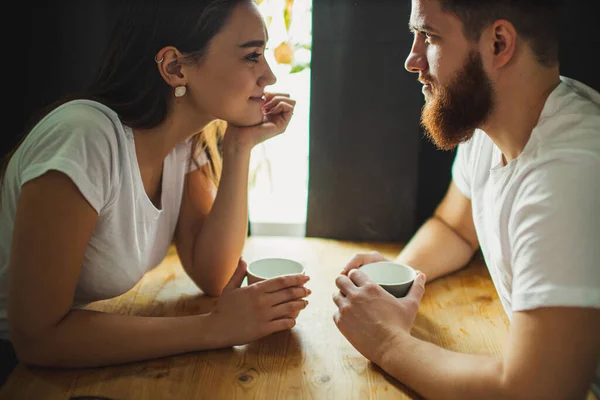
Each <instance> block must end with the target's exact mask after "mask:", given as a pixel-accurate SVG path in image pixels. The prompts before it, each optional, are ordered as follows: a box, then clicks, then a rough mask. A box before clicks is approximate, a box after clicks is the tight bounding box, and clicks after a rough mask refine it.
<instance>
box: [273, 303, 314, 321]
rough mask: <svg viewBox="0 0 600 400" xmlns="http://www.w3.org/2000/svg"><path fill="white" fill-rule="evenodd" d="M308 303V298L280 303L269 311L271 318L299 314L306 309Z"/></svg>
mask: <svg viewBox="0 0 600 400" xmlns="http://www.w3.org/2000/svg"><path fill="white" fill-rule="evenodd" d="M307 305H308V301H307V300H293V301H288V302H287V303H283V304H279V305H277V306H275V307H273V308H272V309H271V311H270V312H269V316H268V317H269V319H271V320H274V319H280V318H286V317H288V318H289V317H292V316H294V315H298V313H299V312H300V311H301V310H304V309H305V308H306V306H307Z"/></svg>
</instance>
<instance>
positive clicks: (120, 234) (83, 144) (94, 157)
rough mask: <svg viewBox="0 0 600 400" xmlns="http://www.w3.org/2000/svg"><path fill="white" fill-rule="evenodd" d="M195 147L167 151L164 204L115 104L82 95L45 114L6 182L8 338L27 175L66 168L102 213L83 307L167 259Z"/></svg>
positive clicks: (0, 290) (2, 306) (1, 298)
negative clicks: (150, 192)
mask: <svg viewBox="0 0 600 400" xmlns="http://www.w3.org/2000/svg"><path fill="white" fill-rule="evenodd" d="M190 152H191V141H190V140H188V141H186V142H184V143H181V144H179V145H178V146H176V147H175V148H174V149H173V150H172V151H171V152H170V153H169V154H168V155H167V157H166V158H165V160H164V163H163V179H162V192H161V193H162V194H161V196H162V197H161V203H160V204H161V208H160V209H158V208H156V207H155V206H154V204H153V203H152V202H151V201H150V199H149V198H148V196H147V194H146V191H145V190H144V186H143V183H142V179H141V175H140V170H139V165H138V162H137V156H136V152H135V143H134V137H133V132H132V130H131V128H130V127H128V126H126V125H123V124H122V123H121V121H120V120H119V117H118V115H117V114H116V113H115V112H114V111H113V110H111V109H109V108H108V107H106V106H104V105H103V104H100V103H98V102H95V101H91V100H74V101H71V102H68V103H65V104H63V105H61V106H60V107H58V108H56V109H55V110H53V111H52V112H51V113H50V114H48V115H47V116H46V117H45V118H43V119H42V120H41V121H40V122H39V123H38V124H37V125H36V126H35V127H34V129H33V130H32V131H31V132H30V133H29V134H28V135H27V137H26V139H25V141H24V142H23V143H22V145H21V146H20V147H19V148H18V150H17V151H16V153H15V154H14V156H13V157H12V159H11V161H10V163H9V165H8V168H7V170H6V175H5V177H4V181H3V184H2V192H1V195H2V203H1V209H0V338H4V339H9V329H8V321H7V312H6V311H7V310H6V301H7V295H8V281H7V272H8V261H9V257H10V247H11V242H12V232H13V228H14V221H15V213H16V208H17V202H18V199H19V195H20V193H21V187H22V186H23V185H24V184H25V183H26V182H28V181H30V180H32V179H35V178H37V177H39V176H41V175H42V174H44V173H46V172H47V171H49V170H57V171H60V172H63V173H64V174H66V175H67V176H68V177H70V178H71V180H72V181H73V182H74V183H75V185H76V186H77V187H78V189H79V190H80V192H81V193H82V195H83V196H84V197H85V199H86V200H87V201H88V202H89V204H90V205H91V206H92V207H93V208H94V210H96V212H97V213H98V218H97V221H96V227H95V228H94V231H93V233H92V237H91V239H90V241H89V243H88V246H87V249H86V252H85V259H84V261H83V265H82V268H81V273H80V275H79V279H78V282H77V287H76V289H75V298H74V303H73V307H82V306H84V305H86V304H88V303H90V302H93V301H97V300H103V299H108V298H112V297H115V296H118V295H121V294H123V293H125V292H126V291H128V290H129V289H131V288H132V287H133V286H135V284H137V283H138V282H139V281H140V279H141V278H142V276H143V275H144V274H145V273H146V272H147V271H149V270H150V269H152V268H154V267H155V266H157V265H158V264H159V263H160V262H161V261H162V260H163V258H164V257H165V255H166V254H167V252H168V249H169V246H170V245H171V243H172V239H173V234H174V231H175V226H176V224H177V219H178V216H179V209H180V205H181V199H182V193H183V186H184V178H185V174H186V173H187V172H189V171H191V170H193V169H194V168H195V167H194V165H195V164H194V163H191V164H190V162H189V157H190ZM206 161H207V160H206V158H205V157H204V158H202V159H201V163H204V162H206ZM31 251H35V249H31ZM56 279H60V276H57V277H56Z"/></svg>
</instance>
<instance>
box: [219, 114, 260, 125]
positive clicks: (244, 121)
mask: <svg viewBox="0 0 600 400" xmlns="http://www.w3.org/2000/svg"><path fill="white" fill-rule="evenodd" d="M264 119H265V117H264V115H263V114H262V112H261V113H260V114H258V115H252V116H246V117H243V118H232V119H231V120H229V121H228V122H229V123H230V124H233V125H236V126H246V127H247V126H255V125H259V124H262V123H263V122H264Z"/></svg>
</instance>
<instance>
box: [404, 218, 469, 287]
mask: <svg viewBox="0 0 600 400" xmlns="http://www.w3.org/2000/svg"><path fill="white" fill-rule="evenodd" d="M474 254H475V249H473V248H472V246H471V245H470V244H469V243H468V242H467V241H465V240H464V239H463V238H461V236H460V235H458V234H457V233H456V232H455V231H454V230H453V229H452V228H450V227H449V226H448V225H446V224H445V223H444V222H443V221H442V220H440V219H438V218H437V217H432V218H430V219H429V220H427V221H426V222H425V223H424V224H423V226H421V228H420V229H419V230H418V231H417V233H415V235H414V236H413V238H412V239H411V240H410V242H408V244H407V245H406V247H405V248H404V249H402V251H401V252H400V254H399V255H398V257H397V258H396V261H397V262H400V263H403V264H408V265H410V266H411V267H413V268H415V269H418V270H419V271H422V272H423V273H424V274H425V275H426V276H427V280H428V281H432V280H434V279H436V278H439V277H441V276H444V275H447V274H449V273H451V272H454V271H456V270H458V269H460V268H462V267H464V266H465V265H467V263H468V262H469V261H470V260H471V258H472V257H473V255H474Z"/></svg>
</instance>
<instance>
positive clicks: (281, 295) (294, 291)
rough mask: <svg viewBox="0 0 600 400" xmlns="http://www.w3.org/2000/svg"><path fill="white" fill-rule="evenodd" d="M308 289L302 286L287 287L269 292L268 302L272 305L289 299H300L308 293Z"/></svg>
mask: <svg viewBox="0 0 600 400" xmlns="http://www.w3.org/2000/svg"><path fill="white" fill-rule="evenodd" d="M310 293H311V291H310V289H307V288H305V287H303V286H298V287H292V288H287V289H283V290H279V291H277V292H274V293H270V294H269V303H271V304H273V305H274V306H276V305H278V304H281V303H285V302H288V301H290V300H300V299H302V298H304V297H306V296H308V295H310Z"/></svg>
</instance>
